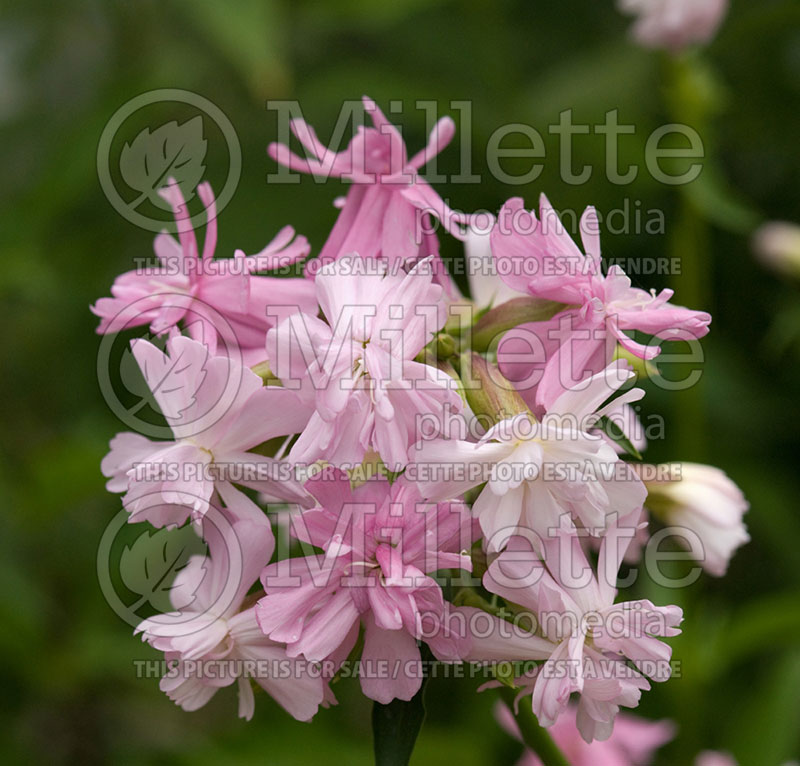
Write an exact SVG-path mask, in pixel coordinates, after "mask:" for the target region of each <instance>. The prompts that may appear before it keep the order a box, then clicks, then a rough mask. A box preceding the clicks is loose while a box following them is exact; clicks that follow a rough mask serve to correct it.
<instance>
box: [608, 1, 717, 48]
mask: <svg viewBox="0 0 800 766" xmlns="http://www.w3.org/2000/svg"><path fill="white" fill-rule="evenodd" d="M617 5H618V7H619V9H620V11H622V12H623V13H628V14H632V15H635V16H636V17H637V18H636V21H635V22H634V24H633V28H632V29H631V34H632V35H633V38H634V39H635V40H636V42H637V43H639V44H640V45H643V46H644V47H646V48H666V49H667V50H670V51H672V52H673V53H675V52H678V51H680V50H681V49H683V48H686V47H688V46H689V45H695V44H705V43H707V42H709V41H710V40H711V38H712V37H714V35H715V34H716V32H717V29H719V25H720V24H721V23H722V20H723V19H724V18H725V14H726V13H727V12H728V0H618V2H617Z"/></svg>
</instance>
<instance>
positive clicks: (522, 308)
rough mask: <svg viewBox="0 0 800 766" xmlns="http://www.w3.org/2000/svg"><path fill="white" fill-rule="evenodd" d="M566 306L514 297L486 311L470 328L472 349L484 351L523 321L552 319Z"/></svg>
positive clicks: (535, 299) (553, 302)
mask: <svg viewBox="0 0 800 766" xmlns="http://www.w3.org/2000/svg"><path fill="white" fill-rule="evenodd" d="M565 308H566V306H565V305H564V304H563V303H557V302H556V301H547V300H544V299H542V298H530V297H522V298H514V299H513V300H510V301H506V302H505V303H501V304H500V305H499V306H497V307H495V308H493V309H490V310H489V311H487V312H486V313H485V314H484V315H483V316H482V317H481V318H480V319H479V320H478V321H477V322H476V323H475V326H474V327H473V328H472V349H473V350H474V351H486V350H487V349H489V348H491V347H492V346H493V345H495V344H496V343H497V342H498V341H499V340H500V337H501V336H502V335H503V334H504V333H506V332H508V331H509V330H511V329H513V328H514V327H517V326H518V325H521V324H524V323H525V322H541V321H543V320H545V319H552V318H553V317H554V316H555V315H556V314H558V312H559V311H563V310H564V309H565Z"/></svg>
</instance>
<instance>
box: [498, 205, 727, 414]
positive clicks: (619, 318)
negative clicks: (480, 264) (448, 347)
mask: <svg viewBox="0 0 800 766" xmlns="http://www.w3.org/2000/svg"><path fill="white" fill-rule="evenodd" d="M580 230H581V237H582V241H583V246H584V248H585V250H586V255H584V254H583V253H582V252H581V251H580V249H579V248H578V247H577V245H576V244H575V243H574V242H573V240H572V238H571V237H570V235H569V233H568V232H567V230H566V229H565V228H564V225H563V224H562V222H561V221H560V219H559V217H558V214H557V213H556V212H555V210H553V208H552V206H551V205H550V203H549V201H548V200H547V198H546V197H545V196H544V195H542V197H541V200H540V205H539V220H537V219H536V216H535V215H534V213H533V212H528V211H526V210H525V208H524V203H523V200H522V199H521V198H519V197H516V198H514V199H510V200H508V202H506V204H505V205H504V206H503V209H502V210H501V211H500V215H499V216H498V221H497V224H496V225H495V227H494V229H493V230H492V235H491V245H492V252H493V253H494V256H495V258H496V259H497V260H498V268H499V272H500V274H501V275H502V277H503V279H504V280H505V282H506V284H508V285H509V287H511V288H513V289H514V290H518V291H520V292H527V293H528V294H530V295H533V296H535V297H537V298H545V299H548V300H552V301H558V302H560V303H564V304H567V306H568V308H566V309H565V310H564V311H562V312H560V313H558V314H556V315H555V316H554V317H553V318H552V319H550V320H547V321H542V322H529V323H526V324H523V325H520V326H519V327H517V328H516V329H514V330H511V331H510V332H509V333H507V334H506V335H505V336H504V338H503V340H502V341H501V344H500V347H499V349H498V355H497V358H498V363H499V365H500V370H501V371H502V372H503V374H504V375H505V376H506V377H507V378H508V379H509V380H512V381H515V382H517V384H518V388H519V390H520V393H521V394H522V396H523V397H524V398H525V400H526V401H527V402H528V404H529V406H531V407H533V408H544V409H546V408H547V407H548V406H549V404H550V403H551V402H553V401H554V400H555V399H556V398H557V397H558V396H559V394H560V393H561V392H562V391H563V390H564V389H565V388H570V387H571V386H572V385H574V384H575V383H578V382H580V381H582V380H584V379H585V378H587V377H588V376H589V375H592V374H594V373H596V372H599V371H600V370H602V369H603V368H604V367H605V366H606V365H607V364H608V363H609V362H610V361H611V359H612V358H613V355H614V351H615V349H616V344H617V343H619V344H620V345H621V346H622V347H623V348H624V349H626V350H627V351H628V352H630V353H631V354H633V355H634V356H637V357H640V358H641V359H653V358H654V357H655V356H657V355H658V354H659V352H660V350H661V349H660V348H659V347H658V346H657V345H654V344H649V345H643V344H641V343H638V342H636V341H634V340H633V339H632V338H631V337H630V336H629V335H628V333H629V332H631V331H634V330H638V331H640V332H644V333H647V334H649V335H653V336H655V337H656V338H660V339H663V340H669V339H682V340H693V339H697V338H702V337H703V336H704V335H705V334H706V333H707V332H708V325H709V323H710V322H711V316H710V315H709V314H707V313H705V312H703V311H692V310H690V309H687V308H683V307H681V306H675V305H673V304H672V303H669V299H670V298H671V297H672V295H673V291H672V290H669V289H666V290H662V291H661V292H660V293H658V294H656V293H655V291H651V292H649V293H648V292H646V291H645V290H641V289H639V288H636V287H632V286H631V280H630V279H629V278H628V277H627V276H626V275H625V273H624V272H623V271H622V269H621V268H620V267H619V266H618V265H616V264H615V265H612V266H611V267H610V268H609V269H608V273H607V274H603V271H602V261H601V256H600V229H599V223H598V219H597V213H596V212H595V210H594V208H592V207H589V208H587V209H586V211H585V212H584V214H583V216H582V217H581V222H580Z"/></svg>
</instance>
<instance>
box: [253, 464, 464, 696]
mask: <svg viewBox="0 0 800 766" xmlns="http://www.w3.org/2000/svg"><path fill="white" fill-rule="evenodd" d="M306 488H307V489H309V490H310V491H311V493H312V494H313V495H314V496H315V497H316V498H317V500H318V501H319V503H320V507H318V508H316V509H314V510H311V511H306V512H304V513H303V514H302V518H301V523H300V524H296V525H295V527H294V532H295V535H296V536H298V537H299V538H300V539H301V540H303V541H304V542H305V543H307V544H311V545H314V546H316V547H318V548H321V549H322V551H323V554H322V555H321V556H315V555H312V556H308V557H305V558H295V559H289V560H286V561H282V562H277V563H275V564H272V565H270V566H269V567H267V568H266V569H265V570H264V572H263V574H262V578H261V580H262V583H263V585H264V590H265V591H266V594H267V595H266V596H265V597H264V598H262V599H261V600H260V601H259V602H258V604H257V605H256V617H257V619H258V622H259V625H260V626H261V629H262V630H263V631H264V633H265V634H267V635H268V636H270V637H271V638H272V639H274V640H276V641H281V642H286V644H287V652H288V654H289V656H291V657H297V656H300V655H303V656H305V657H306V658H307V659H309V660H312V661H321V660H323V659H325V658H326V657H329V656H330V655H331V654H333V653H334V652H338V653H339V654H340V655H341V654H344V655H346V654H347V653H349V651H350V650H351V649H352V647H353V645H354V643H355V641H356V638H357V636H358V631H359V625H362V626H363V628H364V650H363V653H362V656H361V662H362V664H363V666H364V667H365V669H366V670H367V672H365V673H364V674H362V677H361V688H362V690H363V692H364V694H366V695H367V696H368V697H370V698H371V699H374V700H377V701H378V702H382V703H388V702H389V701H391V700H392V699H395V698H399V699H403V700H409V699H411V697H413V696H414V694H416V692H417V691H418V690H419V688H420V683H421V678H422V676H421V673H420V653H419V649H418V648H417V640H418V639H424V640H425V641H426V643H428V644H429V645H430V647H431V649H432V650H433V652H434V654H435V655H436V656H437V657H439V658H440V659H442V660H449V661H453V660H457V659H460V657H461V656H462V655H463V654H464V652H465V651H466V643H465V642H466V637H465V635H463V631H461V630H460V629H459V625H457V624H454V627H453V629H452V630H451V621H450V611H449V605H448V604H446V603H445V601H444V598H443V596H442V589H441V587H440V586H439V584H438V583H437V582H436V580H434V579H433V578H432V577H430V576H429V575H428V574H427V573H429V572H435V571H436V570H438V569H446V568H448V569H449V568H461V569H467V570H469V569H470V568H471V561H470V557H469V555H468V554H466V553H462V552H461V551H464V550H468V549H469V546H470V544H471V540H472V536H471V531H472V520H471V518H470V514H469V511H468V510H467V508H466V507H465V506H464V505H462V504H461V503H448V504H439V505H435V506H432V505H431V504H427V503H426V504H423V503H421V502H420V497H419V495H418V494H417V493H416V492H415V491H414V489H413V487H410V486H408V485H407V484H405V483H404V482H403V481H402V480H401V481H398V482H396V483H395V484H394V485H393V486H392V487H391V490H390V488H389V485H388V483H387V482H386V481H385V480H371V481H369V482H367V483H366V484H364V485H362V486H361V487H359V488H358V489H356V490H355V491H351V490H350V483H349V481H348V479H347V476H346V474H344V472H342V471H339V470H337V469H334V470H330V469H328V470H326V471H325V472H324V475H322V476H319V477H317V478H315V479H312V480H310V481H309V482H307V484H306ZM381 661H384V662H385V661H388V662H389V664H390V666H391V667H392V668H394V671H393V672H391V673H389V674H386V673H381V672H379V665H378V663H380V662H381Z"/></svg>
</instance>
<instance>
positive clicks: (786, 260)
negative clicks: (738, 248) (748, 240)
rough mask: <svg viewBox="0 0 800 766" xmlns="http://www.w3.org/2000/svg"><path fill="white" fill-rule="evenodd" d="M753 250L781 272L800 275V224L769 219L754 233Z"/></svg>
mask: <svg viewBox="0 0 800 766" xmlns="http://www.w3.org/2000/svg"><path fill="white" fill-rule="evenodd" d="M753 250H754V251H755V253H756V255H757V256H758V257H759V258H760V259H761V261H762V262H763V263H764V264H766V265H767V266H769V267H770V268H771V269H774V270H775V271H777V272H780V273H781V274H786V275H787V276H790V277H795V278H797V277H798V276H800V226H798V225H797V224H796V223H788V222H786V221H769V222H768V223H765V224H764V225H763V226H760V227H759V228H758V229H757V230H756V233H755V234H754V235H753Z"/></svg>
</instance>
